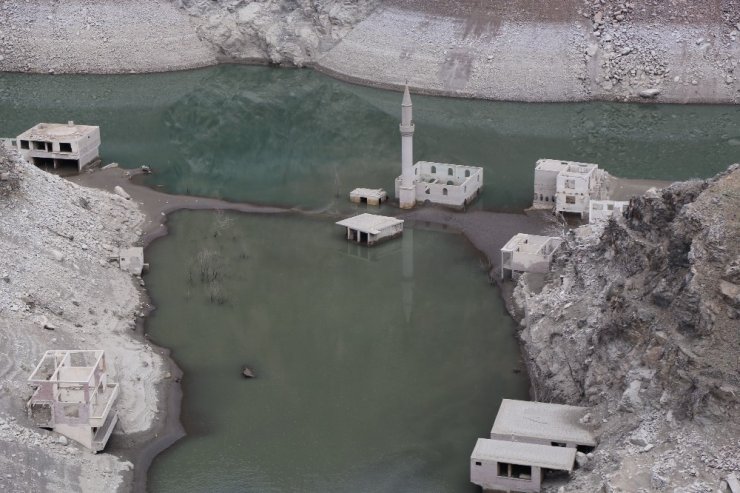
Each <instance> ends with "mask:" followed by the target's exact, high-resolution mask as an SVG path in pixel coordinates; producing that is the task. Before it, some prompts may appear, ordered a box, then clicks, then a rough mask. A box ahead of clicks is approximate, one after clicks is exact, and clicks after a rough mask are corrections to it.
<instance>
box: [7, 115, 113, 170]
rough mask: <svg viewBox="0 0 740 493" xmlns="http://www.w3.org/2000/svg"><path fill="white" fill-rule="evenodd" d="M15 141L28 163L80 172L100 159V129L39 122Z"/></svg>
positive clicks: (72, 124)
mask: <svg viewBox="0 0 740 493" xmlns="http://www.w3.org/2000/svg"><path fill="white" fill-rule="evenodd" d="M15 140H16V146H17V149H18V152H20V153H21V155H22V156H23V158H24V159H25V160H26V161H28V162H29V163H33V164H35V165H36V166H41V167H45V168H53V169H59V168H71V169H74V170H75V171H81V170H82V169H83V168H84V167H85V166H87V165H89V164H90V163H92V162H93V161H95V160H97V159H98V157H99V153H98V148H99V147H100V127H94V126H90V125H76V124H75V123H74V122H69V123H66V124H64V123H39V124H38V125H36V126H35V127H33V128H31V129H29V130H26V131H25V132H23V133H22V134H20V135H19V136H18V137H17V138H16V139H15Z"/></svg>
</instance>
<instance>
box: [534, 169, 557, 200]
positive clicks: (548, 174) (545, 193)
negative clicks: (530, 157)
mask: <svg viewBox="0 0 740 493" xmlns="http://www.w3.org/2000/svg"><path fill="white" fill-rule="evenodd" d="M558 173H559V171H554V170H549V169H544V170H537V169H535V170H534V198H533V200H532V205H533V206H534V207H548V208H550V207H555V195H556V194H557V181H558Z"/></svg>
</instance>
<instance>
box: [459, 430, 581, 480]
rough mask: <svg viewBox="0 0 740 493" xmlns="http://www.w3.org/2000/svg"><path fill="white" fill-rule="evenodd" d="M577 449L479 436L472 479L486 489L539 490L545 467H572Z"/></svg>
mask: <svg viewBox="0 0 740 493" xmlns="http://www.w3.org/2000/svg"><path fill="white" fill-rule="evenodd" d="M575 458H576V450H575V449H573V448H560V447H551V446H549V445H537V444H532V443H524V442H509V441H504V440H489V439H487V438H479V439H478V441H477V443H476V444H475V448H474V449H473V453H472V454H471V456H470V482H471V483H474V484H477V485H479V486H480V487H481V488H483V490H496V491H517V492H538V491H540V486H541V484H542V478H543V475H544V472H545V470H554V471H566V472H568V473H570V472H571V471H572V470H573V467H574V464H575Z"/></svg>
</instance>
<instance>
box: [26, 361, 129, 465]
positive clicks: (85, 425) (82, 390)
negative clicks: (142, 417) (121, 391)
mask: <svg viewBox="0 0 740 493" xmlns="http://www.w3.org/2000/svg"><path fill="white" fill-rule="evenodd" d="M28 382H29V383H30V384H31V385H33V386H35V387H36V391H35V392H34V394H33V396H32V397H31V399H30V400H29V401H28V404H27V408H28V416H29V418H30V419H31V420H32V421H33V422H34V423H35V424H36V425H37V426H40V427H43V428H51V429H53V430H54V431H56V432H57V433H61V434H62V435H64V436H66V437H68V438H71V439H72V440H75V441H76V442H79V443H81V444H82V445H84V446H85V447H87V448H89V449H91V450H93V451H95V452H98V451H100V450H103V448H105V444H106V443H107V442H108V438H110V435H111V433H112V432H113V428H114V427H115V425H116V422H117V421H118V414H117V413H116V412H115V411H114V410H113V403H114V402H115V400H116V397H117V396H118V384H115V383H111V382H108V374H107V367H106V364H105V352H104V351H102V350H74V351H62V350H58V351H47V352H46V353H44V356H43V357H42V358H41V361H39V363H38V365H36V368H35V369H34V370H33V373H32V374H31V376H30V377H29V379H28Z"/></svg>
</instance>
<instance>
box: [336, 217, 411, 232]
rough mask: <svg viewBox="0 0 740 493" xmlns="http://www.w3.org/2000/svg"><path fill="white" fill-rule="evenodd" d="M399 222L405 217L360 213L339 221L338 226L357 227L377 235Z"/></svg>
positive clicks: (401, 222) (358, 229) (359, 229)
mask: <svg viewBox="0 0 740 493" xmlns="http://www.w3.org/2000/svg"><path fill="white" fill-rule="evenodd" d="M398 224H403V219H396V218H395V217H388V216H380V215H378V214H360V215H359V216H354V217H349V218H347V219H343V220H341V221H338V222H337V225H338V226H344V227H345V228H350V229H356V230H357V231H361V232H363V233H369V234H373V235H377V234H379V233H380V232H381V231H383V230H384V229H387V228H391V227H393V226H396V225H398Z"/></svg>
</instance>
